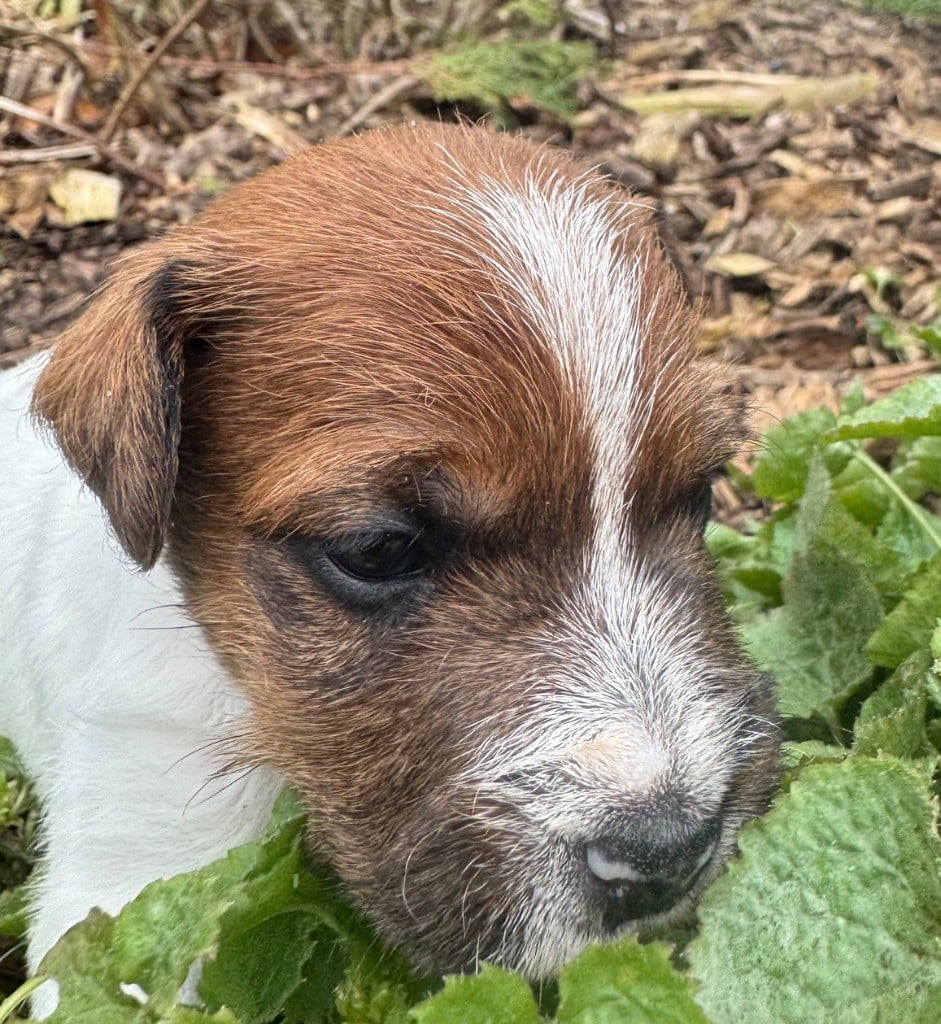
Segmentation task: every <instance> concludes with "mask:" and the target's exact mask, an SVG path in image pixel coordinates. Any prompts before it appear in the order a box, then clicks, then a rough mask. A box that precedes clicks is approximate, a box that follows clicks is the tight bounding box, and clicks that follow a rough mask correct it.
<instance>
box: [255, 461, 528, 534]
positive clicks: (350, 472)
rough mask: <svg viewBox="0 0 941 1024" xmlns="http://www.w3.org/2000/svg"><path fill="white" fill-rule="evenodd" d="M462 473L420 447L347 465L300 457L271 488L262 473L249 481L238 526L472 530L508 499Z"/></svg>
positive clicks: (280, 530) (320, 530)
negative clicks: (416, 524) (417, 524)
mask: <svg viewBox="0 0 941 1024" xmlns="http://www.w3.org/2000/svg"><path fill="white" fill-rule="evenodd" d="M344 455H347V453H344ZM463 469H464V470H465V471H462V467H459V466H458V465H456V464H455V461H454V460H452V459H449V458H447V456H446V455H444V454H443V453H441V452H440V451H439V452H433V451H431V450H430V449H429V448H427V447H426V448H420V449H418V450H412V451H387V452H379V453H377V452H371V453H370V455H369V457H364V458H359V459H353V460H350V459H349V458H348V456H347V457H343V456H342V455H340V453H338V452H334V453H333V457H332V458H330V459H325V460H323V461H321V460H317V459H312V458H308V459H306V460H305V461H304V464H303V465H301V466H299V467H296V472H293V473H292V472H286V473H285V472H283V473H282V475H281V476H280V477H279V478H278V480H277V482H276V483H275V484H274V486H272V479H271V477H270V475H269V473H268V472H265V473H264V475H263V476H262V477H260V478H259V479H258V480H257V481H256V482H255V483H254V485H253V486H252V488H251V489H250V491H249V492H248V494H247V495H246V496H245V500H244V501H243V513H244V515H245V520H246V526H248V527H249V529H252V530H256V531H259V532H262V533H265V534H268V535H278V534H281V535H285V534H291V533H310V534H314V535H316V534H324V535H341V534H344V533H355V532H357V531H369V530H375V529H381V528H382V527H383V525H386V526H388V527H390V528H391V527H394V526H396V525H403V526H404V525H408V524H409V521H410V520H411V521H419V520H423V521H427V520H428V519H429V518H430V519H434V520H436V521H437V522H439V523H441V524H447V525H448V526H450V527H451V528H454V529H457V530H467V531H476V530H480V529H481V528H482V527H485V526H486V525H487V524H488V523H491V522H493V521H494V520H495V519H497V518H499V517H500V515H501V514H502V513H504V512H505V511H506V509H507V507H508V505H509V504H510V500H511V496H510V495H508V494H507V493H506V492H505V491H503V490H502V489H500V488H496V487H494V486H493V483H492V481H486V482H484V481H480V480H477V481H472V480H470V479H469V478H468V475H467V473H466V466H465V467H463Z"/></svg>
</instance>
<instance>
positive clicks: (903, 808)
mask: <svg viewBox="0 0 941 1024" xmlns="http://www.w3.org/2000/svg"><path fill="white" fill-rule="evenodd" d="M935 814H936V808H935V805H934V801H933V797H932V792H931V785H930V771H926V770H924V769H923V768H921V767H920V765H919V764H912V763H911V762H902V761H897V760H895V759H890V758H887V759H880V760H872V759H869V758H862V757H854V758H850V759H848V760H847V761H845V762H843V763H842V764H839V765H815V766H811V767H809V768H807V769H806V770H805V771H804V772H803V773H802V774H801V776H800V778H799V779H797V780H796V781H795V782H794V783H793V785H792V786H791V789H790V791H789V793H788V794H787V795H786V796H784V797H782V798H781V799H780V800H779V801H778V804H777V806H776V807H775V808H774V810H773V811H772V812H771V813H770V814H769V815H768V816H767V817H766V818H765V819H763V820H759V821H757V822H754V823H752V824H751V825H750V826H748V827H746V829H745V830H744V831H743V833H742V835H741V840H740V846H741V850H742V855H741V857H740V858H739V859H738V860H737V861H734V862H733V863H732V864H731V865H730V867H729V870H728V872H727V874H726V875H725V876H724V877H723V878H720V879H719V880H718V881H717V882H716V883H715V884H714V885H713V886H712V887H711V888H710V890H709V891H708V892H707V893H706V895H705V897H704V899H703V902H702V905H701V907H700V919H701V922H702V926H701V930H700V934H699V936H698V938H696V939H695V940H694V941H693V943H692V944H691V946H690V947H689V949H688V951H687V953H688V957H689V961H690V964H691V970H692V974H693V975H694V977H696V978H698V979H699V980H700V981H701V982H702V983H703V988H702V989H701V990H700V992H699V993H698V996H697V1000H698V1002H699V1003H700V1005H701V1006H702V1007H703V1008H704V1009H705V1011H706V1013H707V1015H708V1016H709V1018H710V1020H712V1021H713V1022H714V1024H752V1022H754V1024H758V1022H760V1024H810V1022H820V1024H899V1022H902V1021H904V1022H906V1024H912V1022H918V1024H937V1020H938V1007H939V1006H941V1002H939V1001H938V1000H939V995H941V843H939V841H938V835H937V831H936V827H935Z"/></svg>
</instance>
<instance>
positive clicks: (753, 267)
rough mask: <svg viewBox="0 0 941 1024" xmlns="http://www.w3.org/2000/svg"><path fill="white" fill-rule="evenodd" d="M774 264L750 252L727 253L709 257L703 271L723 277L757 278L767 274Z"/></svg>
mask: <svg viewBox="0 0 941 1024" xmlns="http://www.w3.org/2000/svg"><path fill="white" fill-rule="evenodd" d="M774 266H776V264H775V263H774V261H773V260H767V259H765V258H764V256H756V255H755V254H754V253H751V252H729V253H725V254H724V255H722V254H716V255H714V256H710V257H709V259H707V260H706V263H705V269H706V270H708V271H709V272H710V273H712V274H721V275H722V276H723V277H758V276H760V275H761V274H764V273H767V272H768V271H769V270H771V269H772V268H773V267H774Z"/></svg>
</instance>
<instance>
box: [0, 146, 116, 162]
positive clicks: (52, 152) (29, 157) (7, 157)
mask: <svg viewBox="0 0 941 1024" xmlns="http://www.w3.org/2000/svg"><path fill="white" fill-rule="evenodd" d="M97 148H98V147H97V146H96V145H95V144H94V143H92V142H71V143H68V142H67V143H65V144H64V145H61V146H41V147H39V148H37V149H4V150H0V164H41V163H45V162H46V161H47V160H79V159H81V158H82V157H89V156H94V155H95V153H96V152H97Z"/></svg>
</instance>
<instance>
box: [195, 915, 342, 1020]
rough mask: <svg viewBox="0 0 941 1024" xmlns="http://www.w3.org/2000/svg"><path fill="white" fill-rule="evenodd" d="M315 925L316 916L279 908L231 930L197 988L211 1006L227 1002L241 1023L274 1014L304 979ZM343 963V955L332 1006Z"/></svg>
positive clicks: (270, 1017)
mask: <svg viewBox="0 0 941 1024" xmlns="http://www.w3.org/2000/svg"><path fill="white" fill-rule="evenodd" d="M316 931H317V921H316V919H315V918H313V917H312V916H311V915H310V914H305V913H303V912H301V911H294V912H288V913H285V914H276V915H274V916H272V917H269V918H266V919H265V920H264V921H261V922H259V923H257V924H256V925H255V926H254V927H252V928H248V929H246V930H245V931H244V932H241V933H240V934H238V935H234V936H230V937H229V939H228V941H227V943H226V944H225V946H224V947H223V948H222V950H220V954H219V955H218V956H217V957H216V958H214V959H213V960H210V961H209V962H208V963H207V964H206V965H205V967H204V968H203V973H202V978H201V979H200V983H199V994H200V995H201V996H202V997H203V999H204V1000H205V1001H206V1003H207V1004H208V1005H209V1006H210V1007H215V1008H221V1007H222V1006H228V1007H229V1008H230V1009H231V1010H233V1011H234V1012H235V1013H236V1014H238V1017H239V1020H240V1021H242V1022H243V1024H264V1022H265V1021H270V1020H273V1019H274V1017H276V1016H277V1014H278V1012H279V1010H280V1009H281V1008H282V1007H283V1006H284V1004H285V1002H287V1000H288V998H289V997H290V996H291V995H292V994H293V993H294V992H295V991H296V990H297V989H298V988H299V987H300V986H301V984H302V983H303V981H304V968H305V966H306V964H307V962H308V960H309V959H310V958H311V956H312V955H313V953H312V950H313V947H314V934H315V932H316ZM318 945H319V944H318ZM313 952H316V953H317V954H321V952H322V951H321V950H319V949H317V950H313ZM329 952H330V951H329V948H328V949H327V951H326V953H325V954H323V955H325V957H326V958H327V959H333V958H331V957H330V956H329ZM342 966H343V965H342V961H341V965H340V967H341V969H340V971H339V972H338V976H337V977H336V980H335V981H334V983H333V986H331V987H330V988H329V989H328V990H327V1006H328V1007H332V1005H333V998H332V993H333V989H334V988H335V987H336V984H337V983H338V982H339V980H340V978H341V977H342ZM311 1024H314V1021H313V1020H312V1021H311Z"/></svg>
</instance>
